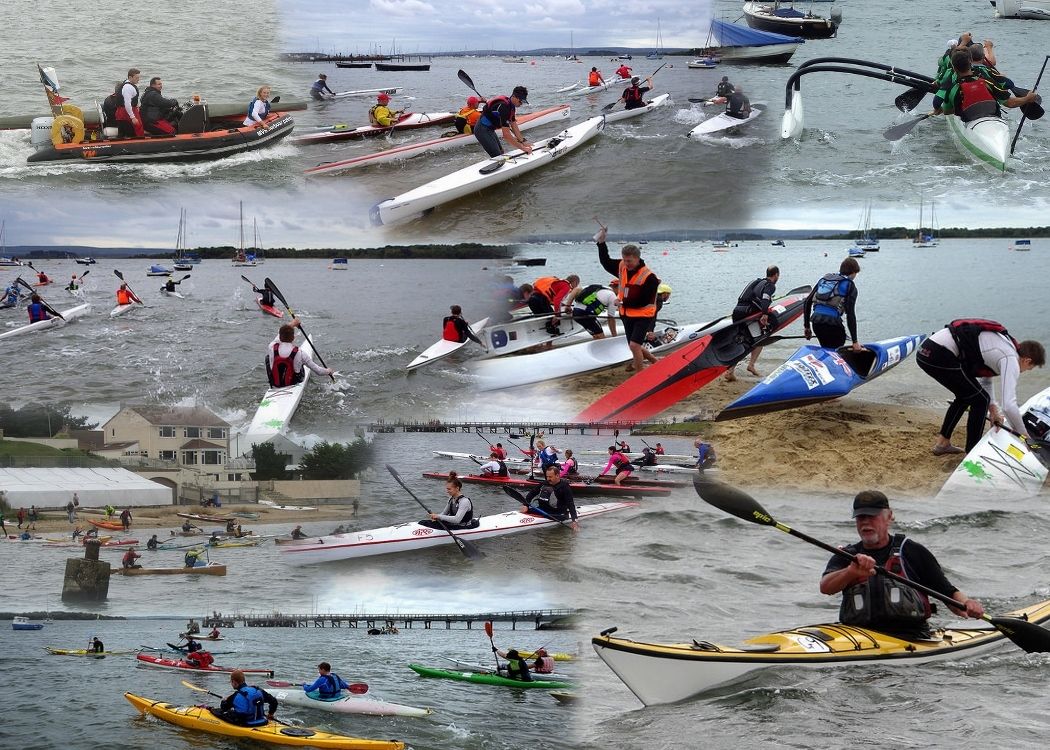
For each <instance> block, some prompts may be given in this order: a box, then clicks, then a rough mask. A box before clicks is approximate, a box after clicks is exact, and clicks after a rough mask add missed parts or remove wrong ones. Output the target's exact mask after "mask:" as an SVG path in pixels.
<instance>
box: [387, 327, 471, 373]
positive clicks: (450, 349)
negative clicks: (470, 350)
mask: <svg viewBox="0 0 1050 750" xmlns="http://www.w3.org/2000/svg"><path fill="white" fill-rule="evenodd" d="M488 322H489V319H488V318H482V319H481V320H479V321H477V322H475V323H471V324H470V330H471V331H477V330H478V329H480V328H484V327H485V326H486V325H487V324H488ZM478 338H481V337H480V336H478ZM482 340H484V339H482ZM468 343H470V339H467V340H466V341H448V340H447V339H441V340H440V341H438V342H437V343H435V344H431V345H430V346H428V347H427V348H426V349H424V350H423V353H422V354H420V355H419V356H418V357H416V358H415V359H413V360H412V361H411V362H409V363H408V367H406V368H405V369H406V370H408V371H409V372H411V371H412V370H418V369H419V368H420V367H424V366H426V365H432V364H434V363H435V362H437V361H438V360H440V359H444V358H445V357H448V356H449V355H451V354H455V353H456V352H458V351H459V350H460V349H462V348H463V347H464V346H466V345H467V344H468Z"/></svg>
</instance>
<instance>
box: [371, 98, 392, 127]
mask: <svg viewBox="0 0 1050 750" xmlns="http://www.w3.org/2000/svg"><path fill="white" fill-rule="evenodd" d="M380 107H382V108H383V109H385V110H386V111H387V112H390V107H388V106H386V105H385V104H373V105H372V106H371V107H369V108H368V124H369V125H372V126H373V127H376V128H388V127H390V126H389V125H384V124H383V123H382V122H380V121H379V117H378V115H376V110H378V109H379V108H380Z"/></svg>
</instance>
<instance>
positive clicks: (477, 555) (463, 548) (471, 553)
mask: <svg viewBox="0 0 1050 750" xmlns="http://www.w3.org/2000/svg"><path fill="white" fill-rule="evenodd" d="M386 470H387V471H389V472H390V476H392V477H393V478H394V481H396V482H397V483H398V484H400V485H401V488H402V489H403V490H404V491H405V492H407V493H408V495H409V497H411V498H412V499H413V500H415V501H416V502H417V503H419V506H420V507H421V508H422V509H423V510H425V511H426V512H427V513H430V508H428V507H427V506H425V505H423V501H422V500H420V499H419V498H418V497H416V496H415V494H413V492H412V490H410V489H409V488H408V485H406V484H405V482H404V480H402V479H401V475H400V474H398V473H397V470H396V469H395V468H394V467H393V466H391V465H390V464H387V465H386ZM438 523H440V524H441V528H443V529H444V530H445V533H446V534H448V535H449V536H450V537H452V541H453V542H455V543H456V546H457V547H459V551H460V552H462V553H463V554H464V555H465V556H466V557H467V559H469V560H480V559H481V558H483V557H484V556H485V555H484V553H483V552H482V551H481V550H479V549H478V548H477V547H475V546H474V545H473V544H471V543H470V542H468V541H467V540H466V539H461V538H459V537H458V536H456V535H455V534H453V533H452V529H450V528H449V527H448V526H447V525H446V524H445V522H444V521H438Z"/></svg>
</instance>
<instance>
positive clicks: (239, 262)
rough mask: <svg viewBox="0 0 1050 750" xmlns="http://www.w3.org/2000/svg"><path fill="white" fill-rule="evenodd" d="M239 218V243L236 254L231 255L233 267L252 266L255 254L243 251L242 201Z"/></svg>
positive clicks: (242, 202) (254, 263)
mask: <svg viewBox="0 0 1050 750" xmlns="http://www.w3.org/2000/svg"><path fill="white" fill-rule="evenodd" d="M240 218H241V244H240V248H239V249H238V250H237V252H236V254H235V255H234V256H233V265H234V267H235V268H237V267H240V268H252V267H254V266H255V265H256V262H255V255H254V254H249V253H246V252H245V251H244V201H241V202H240Z"/></svg>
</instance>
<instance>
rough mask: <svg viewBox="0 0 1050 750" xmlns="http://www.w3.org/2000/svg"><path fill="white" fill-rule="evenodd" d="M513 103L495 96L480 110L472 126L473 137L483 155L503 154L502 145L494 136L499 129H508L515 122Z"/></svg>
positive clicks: (504, 97)
mask: <svg viewBox="0 0 1050 750" xmlns="http://www.w3.org/2000/svg"><path fill="white" fill-rule="evenodd" d="M515 111H516V109H515V107H514V103H513V102H512V101H511V100H510V97H509V96H497V97H496V98H495V99H492V100H491V101H489V102H486V104H485V107H484V108H483V109H482V110H481V117H479V118H478V121H477V123H476V124H475V125H474V137H475V138H476V139H477V141H478V143H480V144H481V147H482V148H483V149H485V153H487V154H488V155H489V156H499V155H500V154H502V153H503V143H502V142H501V141H500V139H499V137H497V135H496V131H497V130H498V129H500V128H509V127H510V124H511V123H512V122H514V121H515V120H516V117H515Z"/></svg>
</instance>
